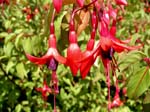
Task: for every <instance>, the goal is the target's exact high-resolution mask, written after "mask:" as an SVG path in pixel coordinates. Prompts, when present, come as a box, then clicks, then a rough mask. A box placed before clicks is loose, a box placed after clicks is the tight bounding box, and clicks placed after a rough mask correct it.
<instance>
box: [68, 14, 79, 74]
mask: <svg viewBox="0 0 150 112" xmlns="http://www.w3.org/2000/svg"><path fill="white" fill-rule="evenodd" d="M74 12H75V11H74ZM74 12H73V14H72V17H71V20H70V26H69V46H68V48H67V58H66V59H67V65H68V66H69V67H70V69H71V72H72V74H73V75H74V76H76V74H77V72H78V70H79V68H80V63H78V62H76V60H78V59H80V58H81V50H80V47H79V45H78V43H77V35H76V32H75V27H74V21H73V18H74Z"/></svg>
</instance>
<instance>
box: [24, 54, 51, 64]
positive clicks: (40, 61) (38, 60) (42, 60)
mask: <svg viewBox="0 0 150 112" xmlns="http://www.w3.org/2000/svg"><path fill="white" fill-rule="evenodd" d="M26 56H27V58H28V59H29V60H30V61H31V62H32V63H35V64H38V65H42V64H45V63H46V61H47V58H48V57H47V56H43V57H41V58H39V57H34V56H32V55H30V54H26Z"/></svg>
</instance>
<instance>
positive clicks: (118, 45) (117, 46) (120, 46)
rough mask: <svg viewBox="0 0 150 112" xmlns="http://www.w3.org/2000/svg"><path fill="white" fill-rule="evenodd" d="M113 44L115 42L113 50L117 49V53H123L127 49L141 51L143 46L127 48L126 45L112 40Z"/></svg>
mask: <svg viewBox="0 0 150 112" xmlns="http://www.w3.org/2000/svg"><path fill="white" fill-rule="evenodd" d="M112 42H113V48H114V49H115V51H116V52H122V51H124V50H125V49H126V50H136V49H139V48H141V47H142V46H126V45H124V44H122V43H119V42H116V41H114V40H112Z"/></svg>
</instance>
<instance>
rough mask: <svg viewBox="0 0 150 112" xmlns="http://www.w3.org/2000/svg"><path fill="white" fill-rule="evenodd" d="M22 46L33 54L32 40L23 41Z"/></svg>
mask: <svg viewBox="0 0 150 112" xmlns="http://www.w3.org/2000/svg"><path fill="white" fill-rule="evenodd" d="M22 46H23V48H24V50H25V52H27V53H30V54H31V52H32V43H31V39H30V38H27V39H24V40H22Z"/></svg>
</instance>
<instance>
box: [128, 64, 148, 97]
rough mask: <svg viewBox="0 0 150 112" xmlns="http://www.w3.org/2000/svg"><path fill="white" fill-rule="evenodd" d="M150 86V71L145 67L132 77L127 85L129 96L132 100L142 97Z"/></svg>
mask: <svg viewBox="0 0 150 112" xmlns="http://www.w3.org/2000/svg"><path fill="white" fill-rule="evenodd" d="M149 86H150V71H149V69H148V68H146V67H143V68H141V69H139V71H138V72H137V73H135V74H134V75H133V76H131V77H130V79H129V82H128V84H127V95H128V96H129V97H130V98H137V97H139V96H140V95H142V94H143V93H144V92H145V91H146V90H147V89H148V87H149Z"/></svg>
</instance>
